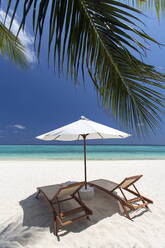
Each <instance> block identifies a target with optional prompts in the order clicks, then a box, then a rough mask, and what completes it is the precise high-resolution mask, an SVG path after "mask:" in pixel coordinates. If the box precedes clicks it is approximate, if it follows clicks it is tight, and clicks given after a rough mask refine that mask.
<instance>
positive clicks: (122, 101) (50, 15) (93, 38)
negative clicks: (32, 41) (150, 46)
mask: <svg viewBox="0 0 165 248" xmlns="http://www.w3.org/2000/svg"><path fill="white" fill-rule="evenodd" d="M12 2H14V12H13V19H14V16H15V13H16V11H17V8H18V3H19V2H20V1H19V0H17V1H16V0H15V1H12V0H10V1H8V8H7V13H8V11H9V9H10V7H11V3H12ZM23 2H24V4H23V17H22V22H21V25H20V28H21V27H23V28H24V26H25V22H26V18H27V15H28V12H29V10H30V9H31V8H32V9H33V29H34V32H35V36H36V43H37V44H38V54H40V47H41V41H42V36H43V31H44V28H46V29H48V30H49V35H48V56H49V57H50V55H51V54H53V57H54V62H55V64H56V63H57V64H58V68H59V71H61V70H63V66H64V65H65V66H67V71H68V73H69V74H70V75H71V77H72V78H74V80H75V81H77V79H78V76H79V74H82V76H83V78H84V80H85V73H86V71H88V73H89V75H90V77H91V81H92V82H93V85H94V86H95V88H96V91H97V93H98V95H99V97H100V99H101V101H102V104H103V105H104V106H105V107H107V108H110V109H111V110H112V112H113V114H114V116H115V117H116V118H117V119H120V120H121V121H122V122H123V123H124V124H125V125H127V127H129V128H130V129H134V128H136V130H137V131H138V132H140V131H141V130H142V128H141V127H142V126H143V128H145V127H150V128H154V127H155V126H156V125H157V123H158V121H159V115H158V112H159V110H160V109H161V107H163V101H164V97H163V95H162V94H160V93H159V88H164V86H163V85H162V82H164V79H165V77H164V75H163V74H161V73H159V72H157V71H156V70H155V68H154V67H153V66H150V65H147V64H145V63H144V62H142V61H141V60H140V59H138V58H136V57H135V56H134V55H133V51H134V53H135V52H137V54H141V52H142V51H145V50H146V48H145V46H144V42H143V43H142V42H140V40H145V41H151V42H154V43H157V42H156V41H155V40H154V39H152V38H151V37H149V36H148V35H147V34H146V33H144V32H143V31H142V30H141V29H140V28H139V27H138V25H137V24H135V23H140V20H139V19H138V18H136V14H140V12H139V11H138V10H136V9H134V8H132V7H129V6H127V5H125V4H122V3H121V2H118V1H115V0H52V1H49V0H40V1H37V0H29V1H27V0H24V1H23ZM46 15H47V18H46ZM44 25H45V27H44ZM37 38H38V39H37ZM64 61H65V63H64Z"/></svg>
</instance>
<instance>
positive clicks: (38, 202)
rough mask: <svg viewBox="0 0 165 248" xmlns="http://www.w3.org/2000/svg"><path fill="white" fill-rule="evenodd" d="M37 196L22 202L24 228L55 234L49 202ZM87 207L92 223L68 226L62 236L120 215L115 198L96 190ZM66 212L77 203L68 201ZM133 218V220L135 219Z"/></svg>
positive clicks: (65, 206) (86, 221)
mask: <svg viewBox="0 0 165 248" xmlns="http://www.w3.org/2000/svg"><path fill="white" fill-rule="evenodd" d="M35 196H36V194H33V195H30V196H29V197H28V198H26V199H24V200H22V201H20V205H21V207H22V209H23V226H26V227H28V228H32V227H37V228H42V229H44V228H49V230H50V232H51V233H52V232H53V215H52V211H51V209H50V208H49V206H48V204H47V202H46V201H45V200H44V199H43V197H42V194H41V195H40V198H39V199H36V197H35ZM84 202H85V203H86V205H87V206H88V207H89V208H90V209H91V210H92V211H93V215H92V216H91V221H88V220H82V221H79V222H75V223H73V224H72V225H68V226H66V227H65V228H63V229H62V232H61V233H59V235H60V236H63V235H65V234H67V233H68V232H75V233H77V232H81V231H82V230H84V229H87V228H88V227H90V226H92V225H94V224H96V223H97V222H99V221H100V220H103V219H104V218H107V217H111V216H113V215H114V214H116V213H118V214H120V213H121V212H120V209H119V205H118V202H117V201H116V199H114V198H113V197H111V196H109V195H107V194H106V193H104V192H102V191H100V190H97V189H95V195H94V197H93V198H92V199H91V200H88V201H84ZM62 207H63V210H64V211H67V210H68V208H69V209H72V208H75V207H76V206H75V201H74V202H71V201H67V203H66V202H65V204H64V205H63V206H62ZM144 212H146V210H144V211H142V212H141V213H140V214H139V213H138V214H137V215H135V216H134V218H136V217H137V216H140V215H142V214H143V213H144ZM134 218H133V219H134Z"/></svg>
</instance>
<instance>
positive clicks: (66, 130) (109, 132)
mask: <svg viewBox="0 0 165 248" xmlns="http://www.w3.org/2000/svg"><path fill="white" fill-rule="evenodd" d="M128 136H130V135H129V134H127V133H123V132H121V131H119V130H116V129H114V128H111V127H108V126H105V125H102V124H99V123H97V122H94V121H91V120H88V119H87V118H85V117H84V116H81V118H80V120H78V121H75V122H72V123H70V124H68V125H66V126H63V127H61V128H58V129H55V130H53V131H50V132H48V133H45V134H42V135H40V136H37V137H36V138H37V139H40V140H61V141H72V140H84V175H85V182H87V170H86V139H113V138H127V137H128Z"/></svg>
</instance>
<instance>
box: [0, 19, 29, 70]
mask: <svg viewBox="0 0 165 248" xmlns="http://www.w3.org/2000/svg"><path fill="white" fill-rule="evenodd" d="M0 55H2V56H7V57H9V58H10V59H11V60H12V61H13V62H14V63H16V64H17V65H19V66H21V67H23V68H24V67H27V65H28V62H27V59H26V54H25V48H24V46H23V45H22V44H21V42H20V41H19V39H18V38H17V37H16V36H15V35H14V34H13V33H12V32H11V31H10V30H8V29H7V28H6V27H5V25H4V24H3V23H2V22H0Z"/></svg>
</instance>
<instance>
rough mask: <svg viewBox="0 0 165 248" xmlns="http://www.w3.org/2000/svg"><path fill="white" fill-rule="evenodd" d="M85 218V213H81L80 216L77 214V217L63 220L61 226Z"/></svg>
mask: <svg viewBox="0 0 165 248" xmlns="http://www.w3.org/2000/svg"><path fill="white" fill-rule="evenodd" d="M86 218H87V215H86V214H85V215H81V216H79V217H77V218H73V219H71V220H67V221H65V222H62V226H66V225H70V224H72V223H74V222H76V221H79V220H82V219H86Z"/></svg>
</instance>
